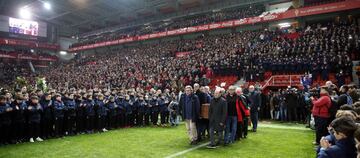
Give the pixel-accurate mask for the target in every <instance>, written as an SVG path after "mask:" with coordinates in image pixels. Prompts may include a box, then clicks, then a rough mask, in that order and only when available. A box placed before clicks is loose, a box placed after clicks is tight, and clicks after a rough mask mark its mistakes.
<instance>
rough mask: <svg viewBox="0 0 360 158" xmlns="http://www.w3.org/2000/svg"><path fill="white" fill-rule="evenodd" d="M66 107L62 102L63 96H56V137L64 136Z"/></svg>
mask: <svg viewBox="0 0 360 158" xmlns="http://www.w3.org/2000/svg"><path fill="white" fill-rule="evenodd" d="M65 109H66V107H65V105H64V103H63V102H62V100H61V95H60V94H56V95H55V101H54V115H55V137H62V136H64V114H65Z"/></svg>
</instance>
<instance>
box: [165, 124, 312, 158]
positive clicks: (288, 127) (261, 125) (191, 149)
mask: <svg viewBox="0 0 360 158" xmlns="http://www.w3.org/2000/svg"><path fill="white" fill-rule="evenodd" d="M259 127H260V128H272V129H289V130H304V131H310V130H311V129H309V128H305V127H301V126H288V124H272V123H260V124H259ZM209 143H210V142H207V143H204V144H201V145H198V146H195V147H192V148H189V149H186V150H183V151H180V152H177V153H175V154H172V155H169V156H166V157H165V158H174V157H179V156H181V155H184V154H186V153H189V152H191V151H193V150H196V149H199V148H201V147H204V146H206V145H208V144H209Z"/></svg>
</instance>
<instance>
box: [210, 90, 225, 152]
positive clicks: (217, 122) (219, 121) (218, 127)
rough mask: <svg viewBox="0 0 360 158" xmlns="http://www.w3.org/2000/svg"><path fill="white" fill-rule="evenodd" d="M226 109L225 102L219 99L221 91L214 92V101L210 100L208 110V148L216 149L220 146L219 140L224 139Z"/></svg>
mask: <svg viewBox="0 0 360 158" xmlns="http://www.w3.org/2000/svg"><path fill="white" fill-rule="evenodd" d="M227 108H228V106H227V102H226V100H225V99H224V98H222V97H221V90H220V89H217V90H215V93H214V99H213V100H211V102H210V108H209V127H210V141H211V143H210V144H209V145H208V148H216V146H217V145H218V144H220V142H221V140H223V138H224V137H223V131H224V128H225V121H226V115H227ZM215 132H216V133H215ZM216 139H217V140H216Z"/></svg>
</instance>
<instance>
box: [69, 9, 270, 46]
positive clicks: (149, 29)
mask: <svg viewBox="0 0 360 158" xmlns="http://www.w3.org/2000/svg"><path fill="white" fill-rule="evenodd" d="M264 11H265V7H264V6H263V5H248V6H243V7H241V8H230V9H224V10H220V11H216V12H210V13H202V14H196V15H190V16H186V17H181V18H176V19H172V20H170V21H161V22H155V23H151V24H146V25H140V26H136V27H132V28H127V29H122V30H118V31H115V32H106V33H102V34H99V35H92V36H87V37H85V38H80V39H79V42H78V43H75V44H73V45H72V46H71V47H77V46H82V45H87V44H94V43H97V42H103V41H109V40H115V39H121V38H125V37H130V36H135V35H144V34H150V33H157V32H163V31H167V30H173V29H179V28H185V27H190V26H197V25H203V24H210V23H214V22H220V21H226V20H233V19H242V18H247V17H254V16H259V15H261V14H262V13H263V12H264Z"/></svg>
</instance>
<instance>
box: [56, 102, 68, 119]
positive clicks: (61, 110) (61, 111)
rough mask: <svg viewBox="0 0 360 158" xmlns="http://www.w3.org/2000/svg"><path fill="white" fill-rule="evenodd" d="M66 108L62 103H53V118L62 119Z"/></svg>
mask: <svg viewBox="0 0 360 158" xmlns="http://www.w3.org/2000/svg"><path fill="white" fill-rule="evenodd" d="M65 109H66V107H65V105H64V103H63V102H62V101H57V100H55V101H54V115H55V118H64V111H65Z"/></svg>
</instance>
